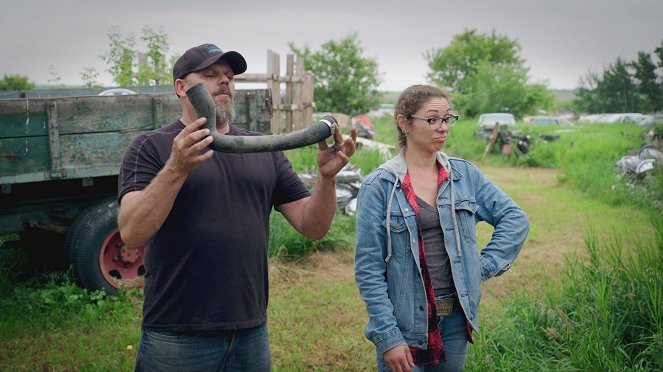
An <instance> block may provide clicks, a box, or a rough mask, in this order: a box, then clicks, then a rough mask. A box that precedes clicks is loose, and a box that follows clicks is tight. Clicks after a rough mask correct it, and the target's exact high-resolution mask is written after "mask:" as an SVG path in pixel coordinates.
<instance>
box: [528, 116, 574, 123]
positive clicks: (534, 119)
mask: <svg viewBox="0 0 663 372" xmlns="http://www.w3.org/2000/svg"><path fill="white" fill-rule="evenodd" d="M529 123H530V124H538V125H548V124H552V125H573V123H572V122H570V121H568V120H566V119H564V118H560V117H555V116H534V117H532V118H530V120H529Z"/></svg>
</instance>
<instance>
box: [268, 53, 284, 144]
mask: <svg viewBox="0 0 663 372" xmlns="http://www.w3.org/2000/svg"><path fill="white" fill-rule="evenodd" d="M280 69H281V68H280V66H279V55H278V54H277V53H274V52H273V51H271V50H268V51H267V87H268V88H269V89H271V90H272V113H273V115H272V134H279V133H281V110H280V108H281V83H280V81H279V71H280Z"/></svg>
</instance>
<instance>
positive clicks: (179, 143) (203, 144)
mask: <svg viewBox="0 0 663 372" xmlns="http://www.w3.org/2000/svg"><path fill="white" fill-rule="evenodd" d="M206 122H207V119H206V118H199V119H197V120H196V121H194V122H192V123H191V124H189V125H187V126H186V127H184V129H182V131H181V132H180V133H179V134H178V135H177V136H176V137H175V139H173V150H172V153H171V154H170V159H168V162H167V163H166V168H169V169H170V170H172V171H174V172H176V173H181V174H189V173H190V172H191V171H192V170H194V169H196V168H197V167H198V166H199V165H200V164H202V163H203V162H204V161H205V160H207V159H209V158H211V157H212V156H213V155H214V151H212V150H208V151H205V152H202V151H203V150H205V149H206V148H207V146H209V145H210V144H211V143H212V141H213V138H212V136H210V131H209V129H207V128H202V126H203V125H205V123H206ZM201 128H202V129H201Z"/></svg>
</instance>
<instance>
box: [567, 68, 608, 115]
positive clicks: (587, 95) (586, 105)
mask: <svg viewBox="0 0 663 372" xmlns="http://www.w3.org/2000/svg"><path fill="white" fill-rule="evenodd" d="M600 80H601V78H600V77H599V75H598V73H596V72H593V71H588V72H587V73H586V74H585V76H584V77H581V78H580V79H579V81H578V88H576V90H575V96H576V98H575V99H574V101H573V104H574V108H575V111H577V112H587V113H592V114H593V113H598V112H602V107H603V105H602V103H601V97H600V96H599V94H598V90H597V89H596V88H597V86H598V84H599V81H600Z"/></svg>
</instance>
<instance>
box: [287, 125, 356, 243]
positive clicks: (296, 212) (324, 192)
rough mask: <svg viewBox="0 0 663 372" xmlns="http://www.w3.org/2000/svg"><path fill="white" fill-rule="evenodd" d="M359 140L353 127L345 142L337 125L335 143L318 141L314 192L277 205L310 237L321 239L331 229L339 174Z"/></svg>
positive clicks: (289, 219) (288, 218) (295, 225)
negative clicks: (316, 177)
mask: <svg viewBox="0 0 663 372" xmlns="http://www.w3.org/2000/svg"><path fill="white" fill-rule="evenodd" d="M356 140H357V131H356V130H355V129H354V128H352V132H351V134H350V137H349V138H347V139H346V140H345V142H343V136H341V132H340V131H339V130H338V127H337V128H335V132H334V145H333V146H328V145H327V142H326V141H321V142H319V143H318V149H319V150H320V151H319V152H318V155H317V158H318V159H317V160H318V167H319V171H318V181H317V183H316V185H315V188H314V189H313V193H312V194H311V196H310V197H307V198H303V199H300V200H296V201H294V202H291V203H286V204H283V205H280V206H279V207H278V209H279V211H280V212H281V213H282V214H283V215H284V216H285V218H286V219H287V220H288V222H290V224H291V225H292V226H293V227H294V228H295V229H296V230H297V231H298V232H299V233H301V234H302V235H304V236H306V237H307V238H310V239H322V238H323V237H324V236H325V234H327V231H329V227H330V226H331V223H332V219H333V218H334V213H335V212H336V174H337V173H338V172H339V171H340V170H341V169H343V167H344V166H345V165H346V164H347V163H348V161H349V160H350V156H352V154H354V152H355V141H356Z"/></svg>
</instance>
